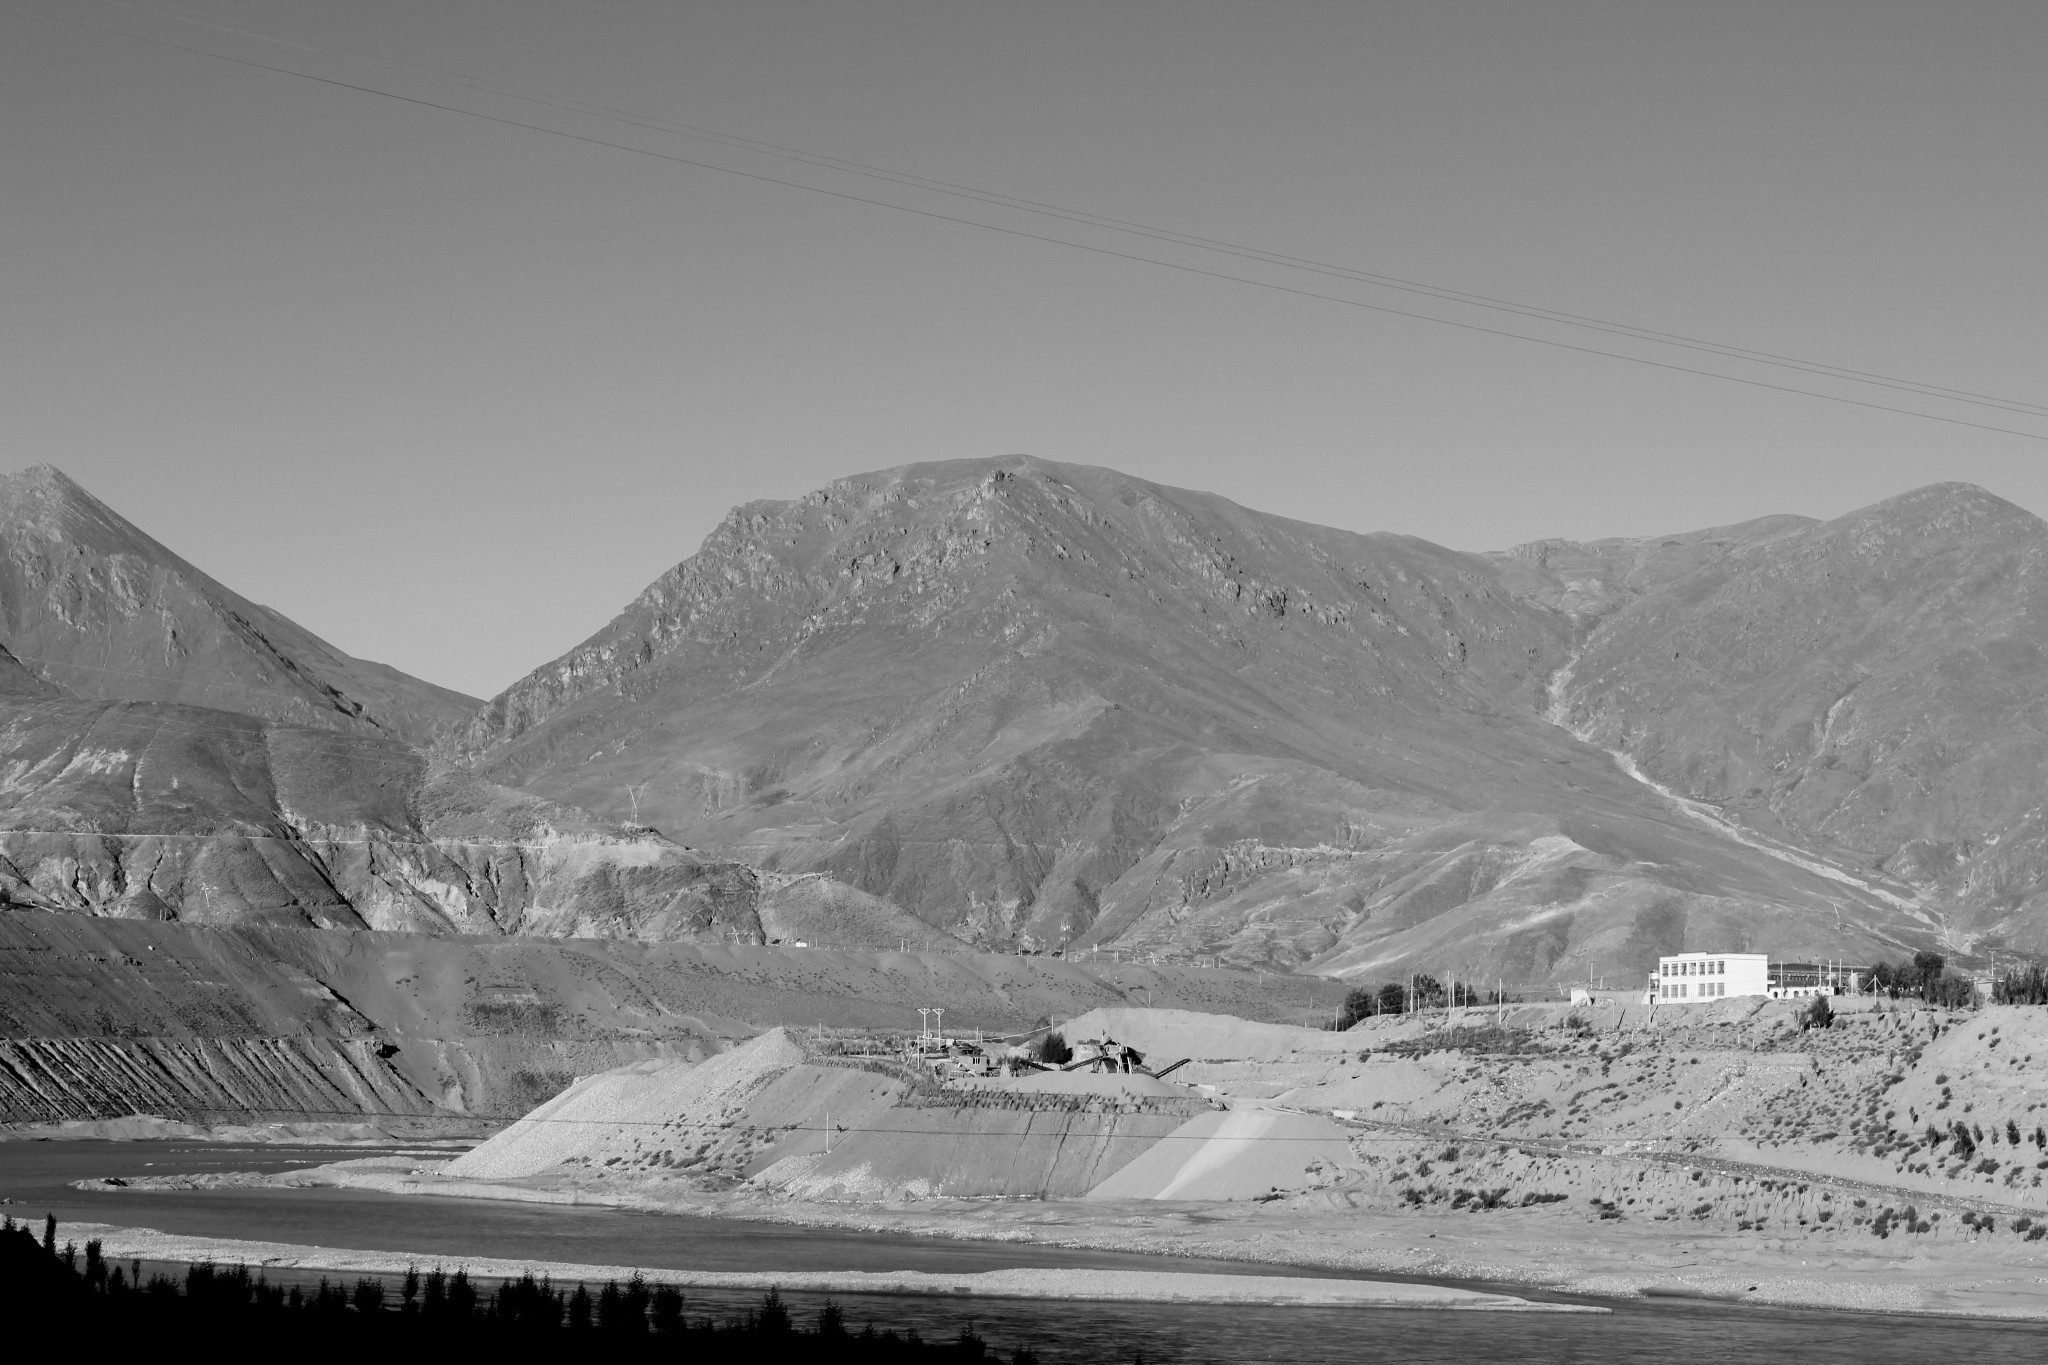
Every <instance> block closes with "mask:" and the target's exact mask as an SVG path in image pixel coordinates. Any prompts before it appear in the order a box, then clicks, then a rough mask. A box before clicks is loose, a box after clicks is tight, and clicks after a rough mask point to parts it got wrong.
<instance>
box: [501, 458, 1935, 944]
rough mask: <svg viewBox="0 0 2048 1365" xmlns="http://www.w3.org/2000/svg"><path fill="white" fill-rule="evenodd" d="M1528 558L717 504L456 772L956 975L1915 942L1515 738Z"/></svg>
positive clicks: (955, 483) (1182, 521)
mask: <svg viewBox="0 0 2048 1365" xmlns="http://www.w3.org/2000/svg"><path fill="white" fill-rule="evenodd" d="M1541 588H1542V583H1541V582H1538V581H1534V580H1532V579H1531V577H1530V575H1529V573H1528V572H1527V571H1526V567H1525V566H1521V565H1519V564H1518V565H1511V566H1507V567H1503V566H1502V565H1500V564H1497V563H1495V562H1493V561H1490V560H1488V559H1485V558H1483V557H1478V556H1471V555H1462V554H1457V553H1454V552H1451V551H1447V550H1443V549H1441V548H1439V547H1436V546H1432V545H1429V544H1427V543H1425V542H1422V541H1418V540H1414V539H1411V538H1406V537H1400V536H1392V535H1369V536H1368V535H1355V534H1352V533H1349V532H1342V531H1335V530H1330V529H1327V528H1321V527H1314V526H1308V525H1304V524H1301V523H1298V522H1292V521H1287V520H1285V519H1282V518H1278V517H1272V516H1268V515H1264V514H1261V513H1257V512H1252V511H1248V510H1246V509H1244V508H1241V507H1237V506H1235V505H1234V504H1231V503H1228V502H1226V501H1224V500H1222V499H1220V498H1215V497H1213V496H1209V495H1205V494H1198V493H1188V492H1184V491H1180V490H1175V489H1169V488H1162V487H1159V486H1157V485H1153V484H1148V483H1145V482H1142V481H1140V480H1136V479H1130V478H1126V477H1124V476H1121V475H1118V474H1115V473H1112V472H1110V471H1106V470H1099V469H1087V468H1081V467H1076V466H1066V465H1055V464H1050V463H1047V462H1044V461H1038V460H1031V459H1023V458H1012V459H1005V460H993V461H972V462H959V463H955V464H942V465H920V466H912V467H909V468H906V469H900V470H893V471H886V472H883V473H880V474H875V475H868V476H863V477H861V478H857V479H848V480H842V481H840V482H839V483H836V484H833V485H831V486H829V487H827V488H825V489H822V490H820V491H819V492H817V493H814V494H812V495H810V496H808V497H806V498H803V499H799V500H797V501H795V502H791V503H761V504H752V505H749V506H747V507H743V508H741V509H739V510H738V511H736V512H734V513H733V514H732V515H731V516H730V517H729V518H728V519H727V521H726V522H725V524H724V525H723V526H721V527H720V528H719V530H718V531H717V532H716V533H714V534H713V535H712V537H711V538H710V539H709V540H708V541H707V542H706V544H705V546H704V548H703V549H702V550H701V551H700V552H699V553H698V554H697V555H696V556H694V557H693V558H691V559H689V560H686V561H685V562H683V563H682V564H680V565H678V566H677V567H676V568H675V569H674V570H672V571H671V572H670V573H668V574H666V575H664V576H663V577H662V578H661V579H660V580H658V581H657V582H656V583H654V584H653V585H651V586H650V587H649V588H648V589H647V591H646V592H645V593H644V594H642V596H641V597H640V598H639V599H638V600H637V601H636V602H634V603H633V604H632V605H631V606H630V607H629V608H628V609H627V610H626V611H625V612H624V613H622V614H621V615H620V616H619V618H618V619H617V620H615V621H614V622H613V623H612V624H611V625H610V626H609V627H607V628H606V629H605V630H604V631H602V632H600V633H599V634H598V635H596V636H594V637H593V638H592V639H591V640H589V641H587V642H586V643H585V644H583V645H582V646H579V647H578V648H577V649H576V650H574V651H571V652H570V653H569V654H568V655H566V656H564V657H563V658H562V659H559V660H557V661H555V662H554V663H552V664H549V665H547V666H546V667H544V668H541V669H539V670H536V671H535V672H534V673H533V674H532V675H530V676H529V677H527V678H526V679H524V680H522V681H521V682H520V683H519V684H517V685H516V686H514V687H513V688H511V689H510V690H508V691H507V692H506V693H504V694H503V695H501V696H499V697H498V698H496V699H494V700H493V701H492V702H491V703H490V705H489V706H488V707H487V708H486V709H485V710H484V711H482V712H480V713H479V714H478V716H477V717H476V718H475V719H474V720H473V721H472V722H471V724H470V726H469V727H468V729H467V730H466V731H465V732H464V733H463V735H462V737H461V741H460V742H461V747H462V751H463V752H464V754H466V755H468V756H470V757H472V758H473V759H474V761H475V762H476V763H477V764H478V765H479V769H480V771H483V772H485V773H488V774H489V775H490V776H491V777H493V778H494V779H495V780H497V781H500V782H504V783H506V784H508V785H514V786H524V787H529V788H531V789H532V790H535V791H538V792H542V793H544V794H546V795H548V796H550V797H552V798H554V799H557V800H562V801H567V802H573V803H577V804H580V805H585V806H588V807H589V808H591V809H594V810H598V811H602V812H606V813H608V814H612V815H614V816H617V815H619V814H622V813H623V812H625V811H626V810H628V809H633V808H637V809H638V810H639V812H641V814H642V816H643V817H644V818H647V819H650V820H652V821H654V822H655V823H656V824H658V825H659V826H660V827H661V828H663V829H664V830H666V831H668V832H669V833H671V834H672V835H674V836H675V837H677V838H680V839H682V840H684V841H686V842H688V843H690V844H693V845H698V846H702V847H709V848H718V849H722V850H725V851H727V852H729V853H730V854H732V855H733V856H736V857H739V858H743V859H745V860H746V861H749V862H751V863H755V864H757V865H759V866H763V867H768V868H774V869H780V870H784V871H806V872H823V873H827V874H829V875H830V876H832V877H834V878H836V879H838V880H841V881H844V882H846V883H849V884H851V885H854V886H856V887H858V888H860V889H861V890H863V891H865V892H868V893H870V894H872V895H874V896H877V897H880V898H884V899H886V900H888V901H891V902H893V903H895V904H897V905H900V906H902V907H903V908H905V909H907V910H909V911H911V912H913V913H914V914H916V915H917V916H918V917H919V918H921V919H923V920H925V921H926V922H929V923H932V924H934V925H938V926H941V927H943V928H945V929H947V930H948V931H950V932H952V933H954V934H956V935H958V936H960V937H962V938H965V939H968V940H969V941H972V942H976V943H982V944H987V945H990V946H998V947H1008V946H1021V947H1045V946H1081V947H1086V946H1090V945H1094V944H1113V945H1115V946H1117V947H1119V948H1121V949H1126V950H1136V951H1140V952H1146V953H1159V954H1163V955H1166V956H1168V957H1170V958H1176V959H1181V960H1187V959H1197V960H1200V959H1208V958H1214V959H1216V960H1220V961H1224V962H1232V963H1239V964H1245V965H1254V964H1259V965H1263V964H1271V965H1275V966H1279V967H1283V968H1299V967H1308V968H1310V969H1312V970H1320V971H1333V972H1347V973H1348V972H1362V971H1368V970H1378V969H1382V968H1385V967H1389V966H1394V965H1397V964H1401V963H1405V962H1426V963H1428V964H1430V965H1431V966H1432V967H1433V968H1435V969H1455V970H1460V971H1462V972H1464V973H1465V974H1467V975H1469V976H1473V977H1478V976H1495V975H1503V976H1506V977H1507V978H1509V979H1510V980H1514V981H1518V982H1529V983H1532V984H1533V983H1536V982H1547V981H1548V980H1551V979H1555V978H1557V977H1560V976H1566V977H1573V976H1582V975H1584V974H1585V973H1588V972H1594V973H1599V972H1610V971H1624V970H1626V971H1634V970H1638V969H1640V967H1641V965H1642V964H1643V963H1644V962H1645V961H1646V960H1651V959H1654V956H1655V953H1656V952H1657V951H1660V950H1661V951H1669V950H1671V949H1673V948H1675V947H1676V946H1678V945H1679V944H1681V943H1687V942H1693V941H1695V940H1696V939H1697V940H1699V941H1705V939H1706V938H1711V939H1712V940H1713V941H1715V942H1724V941H1729V940H1730V939H1731V937H1732V938H1733V939H1735V940H1738V941H1742V942H1745V943H1748V942H1758V943H1764V942H1766V941H1767V942H1768V946H1769V947H1770V948H1771V949H1772V950H1773V951H1777V952H1781V953H1796V952H1800V951H1821V950H1823V949H1825V950H1826V951H1830V952H1834V953H1837V954H1839V953H1842V952H1863V953H1868V954H1871V955H1881V954H1883V953H1884V952H1886V951H1892V952H1896V951H1897V949H1896V948H1891V947H1890V946H1889V945H1892V944H1895V943H1899V942H1901V941H1902V939H1910V938H1913V937H1914V936H1924V935H1926V934H1927V933H1928V926H1927V925H1926V924H1925V923H1924V922H1923V921H1920V920H1917V919H1914V918H1913V917H1912V916H1910V915H1907V914H1904V913H1902V912H1901V911H1900V910H1899V909H1898V907H1896V906H1895V905H1892V904H1890V903H1888V902H1886V901H1884V900H1883V898H1882V897H1880V896H1875V895H1871V894H1869V893H1867V892H1863V891H1861V890H1859V889H1857V888H1854V887H1849V886H1845V885H1843V884H1841V883H1839V882H1834V881H1830V880H1829V879H1828V878H1826V877H1825V876H1821V875H1815V874H1814V873H1812V872H1811V871H1808V870H1804V869H1798V868H1794V867H1791V866H1789V865H1784V864H1771V863H1770V862H1769V861H1768V860H1765V859H1759V858H1758V857H1757V856H1756V855H1755V853H1754V851H1752V850H1749V849H1747V848H1744V847H1743V846H1742V845H1741V844H1740V843H1739V842H1737V841H1736V840H1733V839H1730V838H1727V837H1725V836H1724V835H1721V834H1719V833H1717V832H1716V831H1714V830H1712V829H1710V828H1706V827H1704V826H1702V825H1701V824H1700V823H1699V822H1697V821H1693V820H1691V819H1689V818H1688V817H1686V816H1685V815H1684V814H1683V813H1681V812H1679V811H1677V810H1676V809H1675V808H1673V807H1670V806H1668V805H1666V804H1664V803H1660V802H1659V801H1657V800H1656V799H1655V798H1653V797H1648V795H1647V793H1646V792H1645V791H1644V789H1643V788H1642V787H1641V785H1640V784H1638V783H1636V782H1634V781H1632V780H1631V779H1629V778H1628V777H1627V776H1625V775H1623V774H1622V773H1620V772H1619V771H1617V770H1616V768H1615V767H1614V765H1613V763H1612V762H1611V761H1610V760H1609V759H1608V758H1607V756H1606V755H1605V754H1603V753H1601V752H1599V751H1598V750H1596V749H1593V748H1590V747H1588V746H1587V745H1584V744H1582V743H1579V742H1578V741H1576V740H1575V739H1573V738H1572V737H1571V736H1569V735H1566V734H1564V733H1562V732H1561V731H1560V730H1559V729H1558V728H1557V727H1556V726H1554V725H1551V724H1549V723H1548V722H1547V721H1546V720H1545V718H1544V715H1543V710H1544V706H1545V702H1546V693H1545V690H1544V685H1545V682H1546V680H1547V679H1548V678H1550V677H1551V676H1553V675H1554V674H1555V673H1556V671H1557V670H1559V669H1560V668H1562V667H1563V666H1565V664H1566V663H1567V661H1568V660H1569V658H1570V651H1571V649H1572V648H1573V645H1574V642H1575V639H1576V635H1577V633H1578V632H1579V625H1578V622H1577V620H1576V618H1574V617H1573V616H1572V615H1571V614H1570V613H1569V612H1568V611H1566V610H1564V609H1563V608H1562V607H1561V606H1560V605H1559V604H1558V603H1557V602H1554V601H1551V600H1547V599H1546V597H1545V594H1544V591H1542V590H1540V589H1541Z"/></svg>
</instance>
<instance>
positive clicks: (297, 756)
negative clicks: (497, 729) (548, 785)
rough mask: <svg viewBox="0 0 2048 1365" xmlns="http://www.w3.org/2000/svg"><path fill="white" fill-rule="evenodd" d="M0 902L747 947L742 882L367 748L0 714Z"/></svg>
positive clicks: (150, 711)
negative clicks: (726, 942)
mask: <svg viewBox="0 0 2048 1365" xmlns="http://www.w3.org/2000/svg"><path fill="white" fill-rule="evenodd" d="M0 722H4V729H0V756H4V757H0V763H4V767H0V905H9V906H17V907H24V908H33V909H39V910H53V911H62V912H68V913H72V914H85V915H108V916H116V917H121V918H130V919H157V920H180V921H183V922H186V923H196V924H213V925H250V924H269V925H278V926H301V927H320V928H339V929H390V930H403V931H408V932H416V933H430V934H514V933H517V934H540V935H549V936H557V937H561V936H578V937H623V938H655V939H672V938H689V937H706V938H712V939H722V938H729V937H732V936H735V935H737V936H739V937H740V938H742V939H744V940H746V941H748V942H758V941H760V940H761V939H762V937H763V933H762V928H761V923H760V919H759V916H758V915H757V913H756V903H757V901H758V899H759V882H758V879H757V878H756V876H755V874H754V873H753V871H752V869H750V868H747V867H745V866H743V865H740V864H736V863H732V862H728V861H719V860H708V859H703V858H700V857H698V856H697V855H695V854H693V853H691V852H690V851H689V850H687V849H684V848H682V847H680V846H678V845H676V844H675V843H673V842H671V841H669V840H667V839H664V838H662V837H661V836H660V835H659V834H657V833H655V832H654V831H652V830H648V829H632V828H622V827H619V826H612V825H606V824H604V823H603V822H600V821H596V820H592V819H591V818H590V817H588V816H586V815H584V814H583V813H582V812H580V811H574V810H570V809H567V808H565V807H562V806H558V805H554V804H552V803H549V802H546V801H543V800H540V799H539V798H536V797H533V796H530V795H528V794H526V793H524V792H518V791H512V790H508V789H505V788H502V787H497V786H494V785H492V784H491V783H488V782H485V781H483V780H481V779H479V778H477V777H475V776H473V775H471V774H469V773H466V772H462V771H459V770H455V769H450V768H447V767H442V766H435V765H433V764H430V763H429V762H428V761H427V760H426V759H425V758H424V757H422V756H421V755H420V754H418V753H416V752H414V751H413V750H411V749H410V748H407V747H405V746H403V745H400V744H397V743H394V742H391V741H382V740H377V739H374V738H371V737H367V736H355V735H341V734H335V733H333V732H331V731H325V730H318V729H313V728H310V727H306V726H295V725H285V724H279V723H276V722H266V721H261V720H257V719H255V718H253V717H249V716H244V715H239V714H236V713H233V712H224V711H213V710H208V709H205V708H201V707H188V706H166V705H152V704H148V703H125V704H124V703H111V702H83V701H75V700H66V699H58V698H35V699H24V700H16V701H13V702H11V703H10V702H5V701H0Z"/></svg>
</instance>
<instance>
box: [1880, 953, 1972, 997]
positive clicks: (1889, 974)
mask: <svg viewBox="0 0 2048 1365" xmlns="http://www.w3.org/2000/svg"><path fill="white" fill-rule="evenodd" d="M1870 988H1871V991H1872V992H1873V993H1874V994H1877V995H1885V996H1889V997H1891V998H1892V999H1893V1000H1898V999H1901V998H1904V999H1913V998H1918V999H1921V1000H1924V1001H1926V1002H1927V1003H1928V1004H1930V1005H1942V1006H1946V1007H1949V1008H1955V1007H1960V1006H1963V1005H1974V1004H1976V1003H1977V984H1976V983H1975V982H1974V981H1972V980H1970V978H1969V977H1967V976H1963V975H1961V974H1960V973H1958V972H1954V971H1951V970H1949V966H1948V959H1947V958H1945V957H1943V956H1942V955H1941V954H1940V953H1933V952H1919V953H1915V954H1913V960H1912V961H1911V962H1880V963H1878V964H1877V965H1876V966H1875V967H1872V968H1871V969H1870Z"/></svg>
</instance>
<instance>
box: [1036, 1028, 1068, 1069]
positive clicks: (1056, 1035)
mask: <svg viewBox="0 0 2048 1365" xmlns="http://www.w3.org/2000/svg"><path fill="white" fill-rule="evenodd" d="M1032 1053H1033V1055H1034V1056H1035V1057H1036V1058H1037V1060H1039V1061H1041V1062H1043V1063H1045V1065H1047V1066H1065V1065H1066V1064H1067V1063H1068V1062H1071V1061H1073V1060H1074V1049H1072V1048H1071V1047H1068V1046H1067V1040H1066V1038H1065V1036H1064V1035H1062V1034H1061V1033H1060V1031H1059V1030H1058V1029H1054V1030H1053V1031H1052V1032H1051V1033H1048V1034H1046V1035H1045V1036H1044V1037H1042V1038H1040V1039H1039V1040H1038V1045H1037V1046H1036V1047H1034V1048H1033V1049H1032Z"/></svg>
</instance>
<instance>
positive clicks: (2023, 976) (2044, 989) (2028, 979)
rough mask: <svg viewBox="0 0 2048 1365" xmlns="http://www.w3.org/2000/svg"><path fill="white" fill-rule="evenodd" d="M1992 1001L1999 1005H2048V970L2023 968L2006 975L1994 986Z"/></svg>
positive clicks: (1992, 988)
mask: <svg viewBox="0 0 2048 1365" xmlns="http://www.w3.org/2000/svg"><path fill="white" fill-rule="evenodd" d="M1991 1000H1992V1003H1993V1004H1998V1005H2048V968H2043V967H2021V968H2020V969H2018V970H2017V971H2012V972H2008V973H2006V974H2005V976H2003V977H2002V978H2000V979H1999V980H1998V981H1997V982H1995V983H1994V984H1993V985H1992V987H1991Z"/></svg>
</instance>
